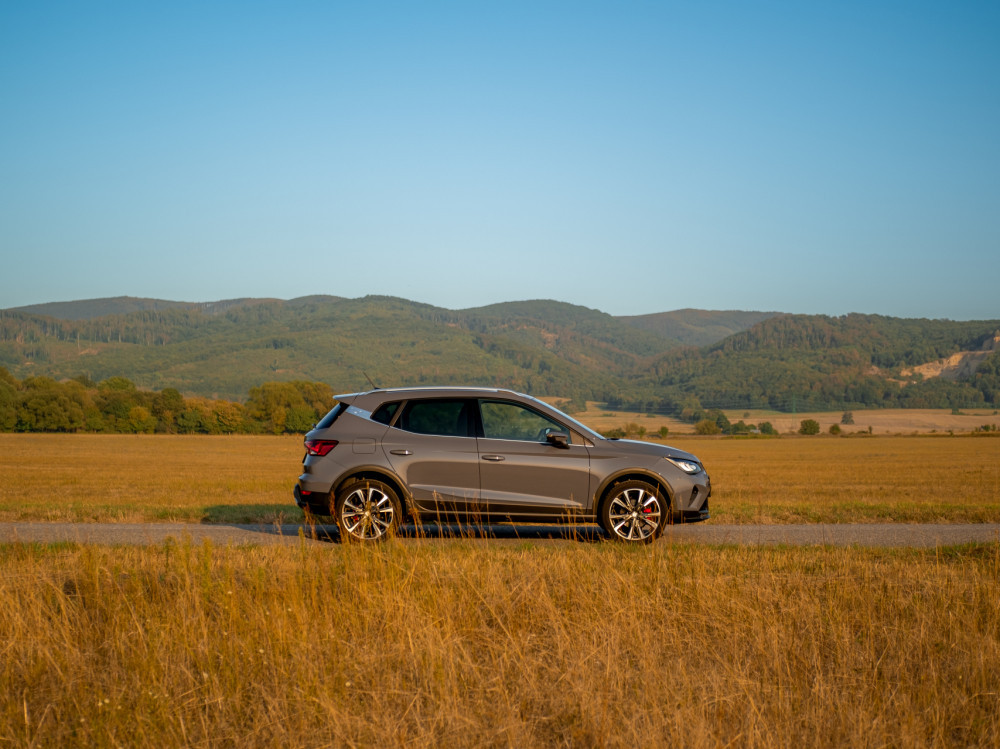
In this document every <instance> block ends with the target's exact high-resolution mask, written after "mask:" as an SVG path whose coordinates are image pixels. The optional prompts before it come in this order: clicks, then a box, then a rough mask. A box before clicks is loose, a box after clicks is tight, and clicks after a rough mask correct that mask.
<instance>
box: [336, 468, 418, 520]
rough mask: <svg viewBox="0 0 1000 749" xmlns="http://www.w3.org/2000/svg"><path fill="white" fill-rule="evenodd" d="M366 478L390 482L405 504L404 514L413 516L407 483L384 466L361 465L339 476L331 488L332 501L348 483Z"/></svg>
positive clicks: (411, 500)
mask: <svg viewBox="0 0 1000 749" xmlns="http://www.w3.org/2000/svg"><path fill="white" fill-rule="evenodd" d="M365 479H371V480H372V481H381V482H383V483H385V484H388V485H389V486H390V487H391V488H392V490H393V491H394V492H396V496H397V497H399V500H400V503H401V504H402V505H403V515H404V516H405V517H407V518H409V517H411V516H412V514H413V510H412V507H413V498H412V497H411V496H410V493H409V492H408V491H406V488H405V486H406V485H405V484H404V483H403V482H402V481H401V480H400V479H399V477H398V476H397V475H396V474H394V473H393V472H392V471H389V470H387V469H386V468H384V467H382V466H360V467H358V468H355V469H354V470H352V471H351V472H350V473H345V474H344V475H343V476H341V477H340V478H338V479H337V481H336V482H335V483H334V485H333V488H332V489H331V490H330V501H331V503H332V502H333V501H334V500H335V498H336V496H337V493H338V492H339V491H340V490H341V489H342V488H344V487H345V486H346V485H347V484H349V483H350V482H352V481H364V480H365Z"/></svg>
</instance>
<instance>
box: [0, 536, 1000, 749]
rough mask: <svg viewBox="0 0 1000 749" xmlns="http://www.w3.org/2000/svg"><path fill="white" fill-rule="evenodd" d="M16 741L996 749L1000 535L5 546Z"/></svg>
mask: <svg viewBox="0 0 1000 749" xmlns="http://www.w3.org/2000/svg"><path fill="white" fill-rule="evenodd" d="M0 600H3V602H4V605H3V606H2V607H0V644H2V647H3V657H2V659H0V745H12V746H31V745H41V746H123V745H127V746H137V745H145V746H157V747H159V746H180V745H185V746H215V745H226V746H331V745H333V746H356V745H363V746H386V745H399V746H413V747H423V746H517V747H523V746H543V745H556V746H560V745H564V746H596V745H605V746H671V745H676V746H685V747H716V746H747V747H758V746H759V747H800V746H816V747H825V746H830V747H841V746H941V747H944V746H996V742H997V737H998V736H1000V607H998V606H997V601H998V600H1000V545H997V544H987V545H980V546H970V547H962V548H958V549H945V550H940V549H939V550H936V551H919V550H903V551H879V550H865V549H838V548H805V549H788V548H752V547H742V548H736V547H721V548H705V547H695V546H682V545H677V546H672V547H671V546H661V545H658V546H653V547H649V548H641V549H635V548H622V547H619V546H616V545H612V544H598V545H589V544H582V545H575V546H561V547H558V548H542V547H526V548H510V547H495V546H494V547H491V546H481V545H473V544H469V543H466V542H463V541H449V542H442V543H438V542H427V543H426V544H423V545H417V546H414V545H401V544H398V543H390V544H388V545H386V546H384V547H381V548H377V549H357V548H356V547H342V546H326V547H315V546H307V545H305V544H303V545H302V546H301V547H299V548H295V547H292V548H275V547H268V548H242V549H239V548H225V549H213V548H211V547H210V546H208V545H205V546H201V547H192V546H189V545H186V544H180V545H176V544H168V545H166V546H162V547H154V548H106V547H91V548H77V547H54V548H43V547H32V546H20V545H6V546H0Z"/></svg>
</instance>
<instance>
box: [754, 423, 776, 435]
mask: <svg viewBox="0 0 1000 749" xmlns="http://www.w3.org/2000/svg"><path fill="white" fill-rule="evenodd" d="M757 431H758V432H760V433H761V434H769V435H770V434H777V433H778V430H777V429H775V428H774V426H773V425H772V424H771V422H770V421H762V422H760V424H758V425H757Z"/></svg>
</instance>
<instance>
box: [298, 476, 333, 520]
mask: <svg viewBox="0 0 1000 749" xmlns="http://www.w3.org/2000/svg"><path fill="white" fill-rule="evenodd" d="M292 494H293V496H294V497H295V504H297V505H298V506H299V507H300V508H301V509H303V510H306V511H308V512H311V513H312V514H313V515H329V514H330V512H331V510H330V495H329V494H328V493H326V492H322V493H321V492H312V491H309V490H308V489H303V488H302V487H301V486H300V485H299V484H296V485H295V489H294V491H293V492H292Z"/></svg>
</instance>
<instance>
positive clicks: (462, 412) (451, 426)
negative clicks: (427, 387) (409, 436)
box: [396, 399, 469, 437]
mask: <svg viewBox="0 0 1000 749" xmlns="http://www.w3.org/2000/svg"><path fill="white" fill-rule="evenodd" d="M396 426H397V427H399V428H400V429H403V430H405V431H407V432H416V433H417V434H437V435H440V436H443V437H468V436H469V405H468V401H465V400H447V399H440V400H439V399H434V400H416V401H410V402H408V403H407V404H406V408H405V409H404V410H403V413H402V414H401V415H400V417H399V421H397V422H396Z"/></svg>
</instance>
